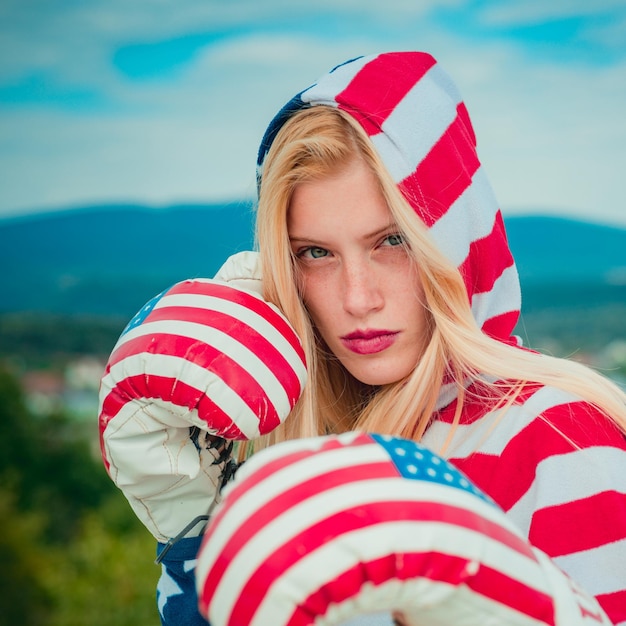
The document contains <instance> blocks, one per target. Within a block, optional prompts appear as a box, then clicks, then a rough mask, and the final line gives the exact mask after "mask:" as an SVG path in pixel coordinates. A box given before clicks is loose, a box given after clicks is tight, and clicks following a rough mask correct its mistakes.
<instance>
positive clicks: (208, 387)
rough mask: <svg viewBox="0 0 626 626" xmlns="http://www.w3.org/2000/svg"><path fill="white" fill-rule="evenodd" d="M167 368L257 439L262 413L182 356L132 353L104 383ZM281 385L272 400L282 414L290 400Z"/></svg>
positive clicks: (164, 371) (163, 372)
mask: <svg viewBox="0 0 626 626" xmlns="http://www.w3.org/2000/svg"><path fill="white" fill-rule="evenodd" d="M168 372H172V373H173V374H169V375H170V376H172V377H173V378H175V379H177V380H180V381H181V382H184V383H186V384H188V385H190V386H191V387H193V388H195V389H198V390H199V391H200V392H203V393H206V395H207V396H208V397H209V398H210V399H211V400H212V401H213V402H214V403H215V404H216V405H217V406H218V407H220V408H221V409H222V410H223V411H224V413H225V414H226V415H228V416H229V417H230V418H231V420H232V421H233V423H234V424H236V426H237V427H238V428H239V430H241V432H242V433H243V434H244V435H245V436H246V437H247V438H248V439H254V438H255V437H258V436H259V417H258V416H257V415H256V414H255V413H254V412H253V411H252V409H250V407H249V406H248V405H247V404H246V403H245V402H244V401H243V400H242V398H241V397H240V396H239V394H238V393H236V392H235V391H233V390H232V389H231V388H230V387H229V386H228V385H227V384H226V383H224V381H222V379H221V378H219V377H218V376H217V375H215V374H213V373H212V372H209V371H208V370H206V369H204V368H203V367H200V366H198V365H196V364H195V363H192V362H190V361H185V359H182V358H180V357H176V356H165V355H162V354H156V355H154V354H149V353H143V354H139V355H135V356H130V357H128V358H126V359H124V360H122V361H121V362H119V363H117V364H116V365H115V366H113V367H112V368H111V371H110V372H109V374H107V376H106V377H105V384H107V385H110V382H109V381H108V379H109V378H111V379H112V380H114V381H118V380H119V381H121V380H123V379H125V378H127V377H128V376H141V375H143V376H146V377H150V376H168ZM266 376H267V374H266ZM280 389H281V390H282V395H283V398H282V399H280V400H279V402H278V403H276V402H274V401H273V400H272V396H271V395H270V401H272V402H273V404H274V405H275V406H276V407H277V410H278V412H279V414H282V415H283V416H285V415H286V413H285V410H286V407H288V406H289V404H288V401H287V399H286V395H285V393H284V390H283V389H282V387H280ZM138 399H139V398H138ZM139 400H140V399H139ZM150 403H154V404H155V405H157V406H158V405H159V404H160V401H159V400H157V399H151V400H150ZM287 413H288V410H287ZM176 421H178V420H176ZM205 427H206V428H208V429H211V424H210V423H209V424H207V425H206V426H205Z"/></svg>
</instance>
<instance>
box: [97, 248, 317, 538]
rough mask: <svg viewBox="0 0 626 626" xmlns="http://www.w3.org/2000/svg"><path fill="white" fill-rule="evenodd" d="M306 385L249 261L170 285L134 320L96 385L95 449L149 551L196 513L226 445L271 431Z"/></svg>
mask: <svg viewBox="0 0 626 626" xmlns="http://www.w3.org/2000/svg"><path fill="white" fill-rule="evenodd" d="M305 379H306V368H305V363H304V354H303V351H302V347H301V345H300V342H299V339H298V337H297V336H296V334H295V332H294V331H293V329H292V328H291V326H290V325H289V323H288V322H287V320H286V319H285V318H284V316H283V315H282V314H281V313H280V311H279V310H278V309H277V308H276V307H275V306H273V305H272V304H270V303H268V302H265V301H264V300H263V298H262V296H261V276H260V273H259V268H258V265H257V255H256V254H255V253H252V252H245V253H239V254H237V255H234V256H233V257H231V258H230V259H229V260H228V261H227V263H225V265H224V266H223V267H222V268H221V269H220V271H219V272H218V273H217V275H216V276H215V278H214V279H206V278H197V279H191V280H185V281H182V282H179V283H177V284H175V285H174V286H172V287H171V288H169V289H167V290H166V291H164V292H163V293H161V294H159V295H158V296H156V297H155V298H153V299H152V300H150V301H149V302H148V303H147V304H146V305H145V306H144V307H143V308H142V309H141V310H140V311H139V312H138V313H137V315H136V316H135V317H134V318H133V319H132V320H131V322H130V323H129V324H128V326H127V327H126V328H125V330H124V331H123V333H122V335H121V337H120V338H119V340H118V342H117V344H116V346H115V347H114V349H113V352H112V354H111V356H110V359H109V361H108V364H107V366H106V370H105V372H104V376H103V378H102V381H101V385H100V395H99V429H100V444H101V451H102V457H103V460H104V463H105V466H106V468H107V471H108V472H109V475H110V476H111V478H112V480H113V481H114V482H115V483H116V485H117V486H118V487H119V488H120V489H121V490H122V492H123V493H124V494H125V496H126V497H127V499H128V500H129V502H130V504H131V506H132V508H133V510H134V511H135V513H136V515H137V516H138V517H139V519H140V520H141V521H142V522H143V524H144V525H145V526H146V527H147V528H148V529H149V530H150V532H151V533H152V534H153V536H154V537H155V538H156V539H157V541H159V542H161V543H163V542H167V541H168V540H170V539H171V538H172V537H174V536H176V535H178V534H179V533H180V532H181V530H182V529H184V528H185V527H186V526H187V525H188V524H189V523H190V522H192V521H193V520H194V519H196V518H197V517H198V516H203V515H205V514H206V513H207V510H208V508H209V506H210V504H211V502H213V500H214V499H215V498H216V495H217V490H218V486H219V482H220V478H223V469H224V463H225V462H226V460H227V457H228V451H229V445H228V441H232V440H237V439H239V440H251V439H255V438H256V437H258V436H259V435H262V434H265V433H267V432H270V431H271V430H272V429H273V428H275V427H276V426H277V425H278V424H280V423H281V422H282V421H283V420H284V419H285V418H286V417H287V415H288V414H289V412H290V411H291V409H292V408H293V406H294V404H295V403H296V401H297V400H298V398H299V396H300V394H301V391H302V388H303V386H304V383H305ZM201 531H202V526H198V527H197V528H193V529H190V530H189V535H190V536H193V535H198V534H200V533H201Z"/></svg>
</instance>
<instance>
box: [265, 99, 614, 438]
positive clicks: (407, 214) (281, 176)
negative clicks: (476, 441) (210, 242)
mask: <svg viewBox="0 0 626 626" xmlns="http://www.w3.org/2000/svg"><path fill="white" fill-rule="evenodd" d="M355 158H360V159H363V160H364V162H365V163H366V164H367V165H368V166H369V167H370V168H371V170H372V171H373V172H374V174H375V175H376V178H377V180H378V181H379V184H380V188H381V191H382V193H383V196H384V198H385V200H386V202H387V204H388V206H389V210H390V212H391V214H392V217H393V219H394V220H395V222H396V224H397V226H398V228H399V230H400V232H401V233H402V234H403V236H404V239H405V241H406V242H407V249H408V251H409V253H410V254H411V255H412V257H413V259H414V261H415V264H416V268H417V271H418V274H419V277H420V279H421V281H422V285H423V289H424V297H425V307H426V309H427V312H428V315H429V318H430V325H429V326H430V338H429V341H428V344H427V347H426V348H425V351H424V353H423V355H422V357H421V359H420V361H419V363H418V364H417V366H416V368H415V370H414V371H413V372H412V373H411V374H410V375H409V377H408V378H407V379H406V380H403V381H399V382H398V383H395V384H392V385H387V386H385V387H381V388H376V389H368V388H364V386H363V385H362V384H361V383H359V381H357V380H356V379H354V378H353V377H352V376H351V375H350V374H349V373H348V372H347V371H346V370H345V369H344V368H343V367H342V366H341V364H340V363H339V362H338V361H337V360H336V359H335V358H333V357H332V355H329V354H328V353H327V351H326V350H325V349H324V347H323V345H322V344H321V342H320V340H319V338H318V337H317V335H316V332H315V329H314V328H313V326H312V323H311V320H310V318H309V315H308V313H307V311H306V308H305V307H304V305H303V303H302V300H301V298H300V296H299V294H298V289H297V285H298V277H297V275H296V274H297V272H296V269H295V268H296V266H295V262H294V258H293V257H292V253H291V247H290V245H289V236H288V232H287V212H288V209H289V204H290V200H291V196H292V194H293V191H294V189H295V187H296V186H297V185H298V184H299V183H301V182H304V181H309V180H315V179H320V178H323V177H324V176H327V175H328V174H330V173H332V172H335V171H337V169H338V168H341V167H344V166H346V165H348V164H349V163H350V162H351V161H352V160H354V159H355ZM256 239H257V246H258V248H259V252H260V256H261V264H262V268H263V276H264V290H265V297H266V298H267V299H268V300H269V301H270V302H273V303H274V304H276V305H277V306H278V307H279V308H280V309H281V310H282V311H283V312H284V314H285V315H286V317H287V318H288V319H289V320H290V321H291V323H292V324H293V326H294V328H295V330H296V332H297V333H298V334H299V335H300V337H301V338H302V341H303V345H304V349H305V353H306V357H307V363H308V369H309V383H308V384H307V385H306V388H305V391H304V393H303V396H302V398H301V399H300V401H299V402H298V403H297V405H296V407H295V408H294V410H293V412H292V414H291V415H290V416H289V418H288V419H287V420H286V422H285V424H283V425H282V426H280V427H279V428H278V429H276V430H275V431H274V432H273V433H272V434H271V435H269V436H268V437H267V438H266V439H265V440H264V441H262V442H260V445H261V446H264V445H268V444H271V443H275V442H278V441H283V440H286V439H293V438H297V437H309V436H316V435H320V434H325V433H331V432H341V431H345V430H352V429H361V430H366V431H369V432H378V433H387V434H393V435H397V436H402V437H406V438H411V439H414V440H416V441H419V440H420V439H421V437H422V436H423V434H424V432H425V431H426V429H427V428H428V425H429V424H430V422H431V420H432V417H433V413H434V412H435V411H436V409H437V408H438V405H437V402H438V400H439V398H440V397H441V394H442V391H444V385H445V384H448V385H449V386H450V385H451V387H452V388H451V389H450V390H449V391H451V399H452V398H454V397H457V398H458V402H457V407H456V420H455V421H456V422H458V419H459V418H460V415H461V411H462V408H463V399H464V394H465V387H466V385H467V382H468V381H469V380H473V379H476V378H477V377H480V379H481V385H484V386H485V387H489V388H490V389H489V392H490V394H491V395H495V396H496V397H497V398H499V399H500V406H501V407H504V409H506V407H508V406H510V404H512V403H513V402H514V400H515V397H516V395H517V394H518V393H519V392H520V390H521V389H522V387H523V386H524V385H525V384H526V383H528V382H536V383H541V384H545V385H552V386H554V387H557V388H560V389H562V390H564V391H568V392H571V393H573V394H576V395H577V396H579V397H582V398H583V399H585V400H587V401H589V402H590V403H592V404H594V405H595V406H597V407H598V408H600V409H601V410H602V411H603V412H605V413H606V414H607V416H609V418H610V419H612V420H613V421H614V422H615V423H616V424H617V425H618V426H619V427H620V428H621V429H622V430H624V431H625V432H626V394H624V393H623V392H622V391H621V389H620V388H619V387H618V386H617V385H615V384H614V383H613V382H611V381H610V380H608V379H607V378H605V377H603V376H601V375H600V374H598V373H596V372H594V371H593V370H591V369H590V368H588V367H585V366H583V365H582V364H579V363H576V362H573V361H569V360H565V359H558V358H553V357H549V356H546V355H541V354H537V353H534V352H530V351H526V350H522V349H520V348H517V347H515V346H510V345H507V344H505V343H502V342H500V341H497V340H495V339H493V338H491V337H489V336H488V335H486V334H485V333H484V332H483V331H482V330H481V329H480V327H479V326H478V325H477V323H476V321H475V319H474V317H473V315H472V312H471V308H470V303H469V299H468V296H467V291H466V288H465V285H464V282H463V279H462V277H461V274H460V272H459V270H458V269H457V268H456V267H455V266H454V265H453V264H452V263H451V262H450V261H449V260H448V259H447V258H446V257H445V256H444V255H443V254H442V253H441V252H440V250H439V249H438V248H437V247H436V246H435V244H434V243H433V241H432V240H431V238H430V236H429V234H428V232H427V229H426V227H425V226H424V224H423V223H422V222H421V221H420V220H419V219H416V216H415V212H414V210H413V209H412V208H411V206H410V205H409V204H408V202H407V201H406V200H405V199H404V197H403V196H402V194H401V192H400V190H399V189H398V187H397V185H396V184H395V182H394V181H393V180H392V179H391V176H390V175H389V173H388V171H387V169H386V168H385V166H384V165H383V163H382V162H381V160H380V157H379V156H378V155H377V153H376V152H375V150H374V148H373V145H372V143H371V141H370V140H369V138H368V137H367V135H366V134H365V132H364V131H363V130H362V129H361V127H360V126H359V125H358V123H357V122H356V121H355V120H354V119H352V117H351V116H349V115H347V114H345V113H343V112H342V111H340V110H337V109H335V108H331V107H327V106H316V107H312V108H309V109H305V110H302V111H299V112H297V113H295V114H294V115H293V116H292V117H291V118H290V119H289V120H288V121H287V122H286V123H285V124H284V126H283V127H282V128H281V130H280V131H279V133H278V134H277V136H276V138H275V139H274V142H273V144H272V147H271V149H270V151H269V153H268V155H267V156H266V158H265V162H264V165H263V173H262V178H261V184H260V193H259V202H258V207H257V221H256ZM489 380H497V381H499V382H488V381H489Z"/></svg>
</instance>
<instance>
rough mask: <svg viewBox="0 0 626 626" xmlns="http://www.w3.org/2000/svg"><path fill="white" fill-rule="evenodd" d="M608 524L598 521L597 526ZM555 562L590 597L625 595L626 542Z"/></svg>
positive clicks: (576, 554)
mask: <svg viewBox="0 0 626 626" xmlns="http://www.w3.org/2000/svg"><path fill="white" fill-rule="evenodd" d="M607 522H610V520H598V524H602V523H607ZM554 562H555V563H556V564H557V565H558V566H559V567H560V568H561V569H562V570H563V571H564V572H566V573H567V574H568V575H569V576H570V577H571V578H572V579H573V580H575V581H576V582H577V583H578V584H579V585H580V586H581V587H582V588H583V589H584V590H585V591H586V592H587V593H590V594H592V595H594V596H597V595H600V594H604V593H615V592H616V591H623V590H624V575H625V574H624V572H625V570H626V539H622V540H621V541H615V542H613V543H609V544H607V545H604V546H600V547H599V548H593V549H591V550H584V551H582V552H576V553H575V554H568V555H567V556H560V557H556V558H555V559H554Z"/></svg>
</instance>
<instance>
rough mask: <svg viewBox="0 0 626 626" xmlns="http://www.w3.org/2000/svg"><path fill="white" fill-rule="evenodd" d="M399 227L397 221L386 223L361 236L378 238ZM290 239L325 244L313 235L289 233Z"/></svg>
mask: <svg viewBox="0 0 626 626" xmlns="http://www.w3.org/2000/svg"><path fill="white" fill-rule="evenodd" d="M397 229H398V225H397V224H396V223H395V222H390V223H389V224H386V225H385V226H382V227H381V228H377V229H376V230H373V231H372V232H371V233H365V234H364V235H362V236H361V239H364V240H367V239H376V237H379V236H380V235H382V234H383V233H386V232H389V231H393V230H397ZM289 241H290V242H291V243H294V242H297V243H308V244H313V245H319V246H321V247H323V245H324V242H323V241H318V240H317V239H314V238H312V237H307V236H304V235H297V234H296V235H293V236H292V235H289Z"/></svg>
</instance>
